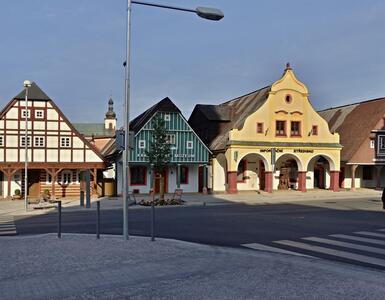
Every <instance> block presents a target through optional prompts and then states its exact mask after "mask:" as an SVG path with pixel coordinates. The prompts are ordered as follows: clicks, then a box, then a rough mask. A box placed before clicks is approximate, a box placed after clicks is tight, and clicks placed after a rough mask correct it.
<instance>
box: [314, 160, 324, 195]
mask: <svg viewBox="0 0 385 300" xmlns="http://www.w3.org/2000/svg"><path fill="white" fill-rule="evenodd" d="M314 187H315V188H319V189H324V188H325V169H324V168H323V167H322V166H320V165H317V166H315V167H314Z"/></svg>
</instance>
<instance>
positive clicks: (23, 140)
mask: <svg viewBox="0 0 385 300" xmlns="http://www.w3.org/2000/svg"><path fill="white" fill-rule="evenodd" d="M20 147H25V136H21V137H20ZM27 147H31V137H30V136H28V137H27Z"/></svg>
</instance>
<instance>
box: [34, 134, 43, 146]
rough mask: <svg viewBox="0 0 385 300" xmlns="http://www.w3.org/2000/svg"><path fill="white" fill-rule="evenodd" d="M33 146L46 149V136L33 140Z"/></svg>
mask: <svg viewBox="0 0 385 300" xmlns="http://www.w3.org/2000/svg"><path fill="white" fill-rule="evenodd" d="M36 142H37V143H36ZM40 142H42V143H40ZM33 145H34V147H38V148H42V147H45V138H44V136H35V137H34V139H33Z"/></svg>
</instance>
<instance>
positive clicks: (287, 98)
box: [285, 95, 292, 103]
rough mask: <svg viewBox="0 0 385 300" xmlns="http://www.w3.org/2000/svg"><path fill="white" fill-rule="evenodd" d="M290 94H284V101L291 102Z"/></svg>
mask: <svg viewBox="0 0 385 300" xmlns="http://www.w3.org/2000/svg"><path fill="white" fill-rule="evenodd" d="M291 100H292V99H291V95H286V96H285V101H286V103H290V102H291Z"/></svg>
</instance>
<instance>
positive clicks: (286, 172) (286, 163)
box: [273, 153, 303, 189]
mask: <svg viewBox="0 0 385 300" xmlns="http://www.w3.org/2000/svg"><path fill="white" fill-rule="evenodd" d="M302 171H303V163H302V161H301V159H300V158H299V157H298V156H297V155H295V154H293V153H284V154H280V155H279V156H278V157H277V160H276V162H275V166H274V171H273V187H274V188H275V189H298V188H299V176H298V175H299V172H302Z"/></svg>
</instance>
